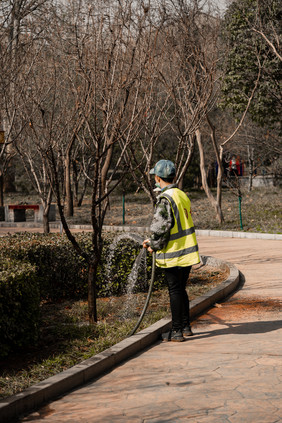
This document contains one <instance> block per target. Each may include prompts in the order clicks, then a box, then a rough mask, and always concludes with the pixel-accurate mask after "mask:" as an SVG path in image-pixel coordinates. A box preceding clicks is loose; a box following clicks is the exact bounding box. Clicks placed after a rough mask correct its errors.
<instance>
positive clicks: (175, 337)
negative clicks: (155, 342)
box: [162, 330, 185, 342]
mask: <svg viewBox="0 0 282 423" xmlns="http://www.w3.org/2000/svg"><path fill="white" fill-rule="evenodd" d="M162 340H163V342H169V341H171V342H183V341H185V339H184V337H183V334H182V331H181V330H170V331H169V332H166V333H163V334H162Z"/></svg>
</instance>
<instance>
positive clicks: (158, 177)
mask: <svg viewBox="0 0 282 423" xmlns="http://www.w3.org/2000/svg"><path fill="white" fill-rule="evenodd" d="M150 174H151V175H154V177H155V183H156V187H157V188H160V189H161V191H160V193H159V195H158V197H157V201H156V206H155V211H154V216H153V220H152V223H151V226H150V231H151V237H150V238H148V239H145V240H144V241H143V247H144V248H147V249H148V251H149V252H150V253H152V252H153V251H155V252H156V265H157V266H158V267H161V268H162V269H164V272H165V277H166V281H167V285H168V291H169V298H170V309H171V318H172V327H171V330H170V331H169V332H167V333H164V334H162V339H163V341H173V342H182V341H184V340H185V338H184V337H186V336H192V335H193V332H192V330H191V325H190V313H189V297H188V294H187V291H186V284H187V280H188V278H189V274H190V271H191V267H192V265H194V264H198V263H199V262H200V256H199V252H198V244H197V240H196V235H195V229H194V225H193V221H192V217H191V210H190V200H189V198H188V197H187V195H186V194H185V193H184V192H183V191H181V190H180V189H178V188H177V185H176V184H174V183H173V182H174V179H175V175H176V170H175V166H174V163H173V162H171V161H170V160H160V161H158V162H157V163H156V165H155V167H154V168H153V169H151V170H150Z"/></svg>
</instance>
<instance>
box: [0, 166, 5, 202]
mask: <svg viewBox="0 0 282 423" xmlns="http://www.w3.org/2000/svg"><path fill="white" fill-rule="evenodd" d="M3 206H4V177H3V173H2V172H0V207H3Z"/></svg>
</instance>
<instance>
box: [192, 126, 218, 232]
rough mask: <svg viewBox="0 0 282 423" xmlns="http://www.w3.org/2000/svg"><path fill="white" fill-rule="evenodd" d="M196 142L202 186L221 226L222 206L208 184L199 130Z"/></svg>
mask: <svg viewBox="0 0 282 423" xmlns="http://www.w3.org/2000/svg"><path fill="white" fill-rule="evenodd" d="M196 140H197V143H198V147H199V153H200V170H201V177H202V185H203V188H204V191H205V193H206V195H207V197H208V199H209V201H210V203H211V205H212V206H213V208H214V210H215V212H216V217H217V220H218V221H219V223H220V224H221V223H222V222H223V214H222V210H221V207H220V204H218V202H217V201H216V200H215V198H214V196H213V195H212V193H211V190H210V188H209V185H208V182H207V172H206V167H205V156H204V149H203V144H202V137H201V132H200V131H199V130H197V131H196Z"/></svg>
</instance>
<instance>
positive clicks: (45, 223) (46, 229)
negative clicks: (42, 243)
mask: <svg viewBox="0 0 282 423" xmlns="http://www.w3.org/2000/svg"><path fill="white" fill-rule="evenodd" d="M43 231H44V233H45V234H49V233H50V224H49V208H48V212H47V213H46V212H45V210H44V213H43Z"/></svg>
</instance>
